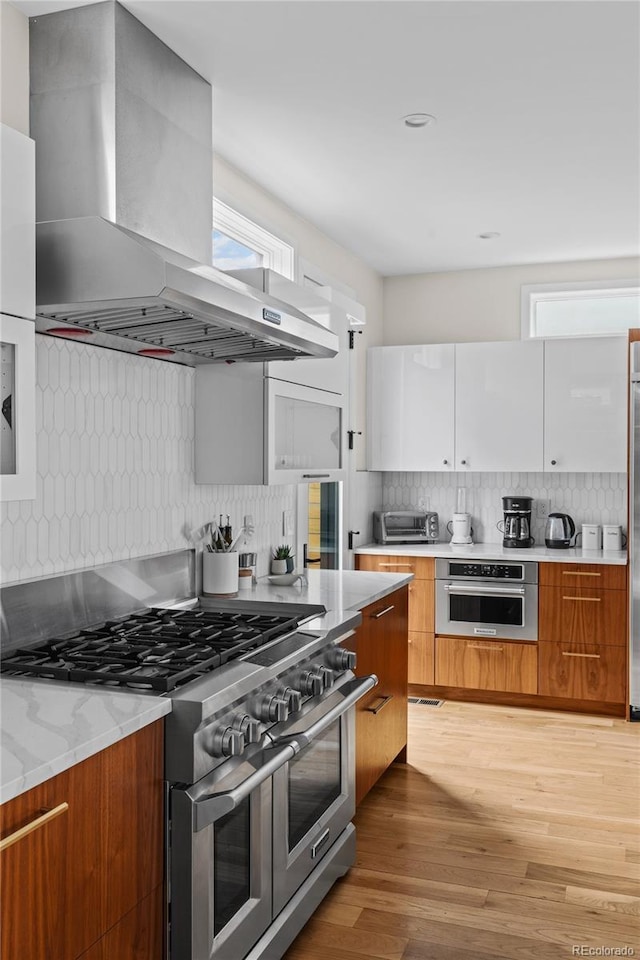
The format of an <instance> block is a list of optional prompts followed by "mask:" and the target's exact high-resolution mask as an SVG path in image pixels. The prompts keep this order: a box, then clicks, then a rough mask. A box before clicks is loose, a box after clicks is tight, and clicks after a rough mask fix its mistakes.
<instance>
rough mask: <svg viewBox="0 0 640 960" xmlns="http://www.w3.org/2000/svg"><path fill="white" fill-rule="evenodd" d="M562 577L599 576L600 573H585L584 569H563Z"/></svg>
mask: <svg viewBox="0 0 640 960" xmlns="http://www.w3.org/2000/svg"><path fill="white" fill-rule="evenodd" d="M562 576H563V577H601V576H602V574H601V573H596V572H594V573H587V571H585V570H563V571H562Z"/></svg>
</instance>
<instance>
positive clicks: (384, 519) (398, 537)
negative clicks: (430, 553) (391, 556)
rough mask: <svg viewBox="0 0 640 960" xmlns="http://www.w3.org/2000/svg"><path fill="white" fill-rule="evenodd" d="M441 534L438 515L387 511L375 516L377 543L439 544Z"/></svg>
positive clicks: (374, 526)
mask: <svg viewBox="0 0 640 960" xmlns="http://www.w3.org/2000/svg"><path fill="white" fill-rule="evenodd" d="M439 534H440V526H439V523H438V514H437V513H424V512H423V511H417V510H386V511H376V513H374V515H373V538H374V540H375V541H376V543H437V541H438V537H439Z"/></svg>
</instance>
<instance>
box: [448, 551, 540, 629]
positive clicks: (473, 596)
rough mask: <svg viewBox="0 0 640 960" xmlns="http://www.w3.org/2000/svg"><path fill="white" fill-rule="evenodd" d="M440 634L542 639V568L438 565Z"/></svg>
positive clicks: (451, 562)
mask: <svg viewBox="0 0 640 960" xmlns="http://www.w3.org/2000/svg"><path fill="white" fill-rule="evenodd" d="M436 633H439V634H444V635H446V636H454V637H487V638H489V639H491V638H495V639H496V640H502V639H505V640H537V639H538V564H537V563H535V562H532V561H526V562H523V563H517V562H507V563H500V562H496V561H491V562H488V563H481V562H478V561H471V562H470V561H467V560H462V559H460V560H458V559H452V560H448V559H437V560H436Z"/></svg>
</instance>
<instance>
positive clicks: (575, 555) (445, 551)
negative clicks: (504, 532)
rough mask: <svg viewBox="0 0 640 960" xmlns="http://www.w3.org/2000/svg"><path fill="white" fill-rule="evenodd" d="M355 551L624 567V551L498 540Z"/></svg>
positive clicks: (379, 546) (369, 545) (371, 546)
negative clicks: (526, 545)
mask: <svg viewBox="0 0 640 960" xmlns="http://www.w3.org/2000/svg"><path fill="white" fill-rule="evenodd" d="M355 552H356V553H364V554H386V555H387V556H392V557H402V556H404V557H451V558H453V557H455V558H458V559H464V560H467V559H469V560H535V561H538V562H544V563H605V564H614V565H617V566H624V565H625V564H626V563H627V551H626V550H607V551H604V550H583V549H582V548H581V547H569V548H568V549H566V550H549V548H548V547H544V546H540V547H530V548H529V549H526V550H517V549H510V548H509V547H503V546H502V544H501V543H472V544H469V546H465V545H464V544H460V543H456V544H451V543H424V544H423V543H418V544H415V543H398V544H393V545H391V544H384V545H383V544H380V543H367V544H365V545H363V546H358V547H356V550H355Z"/></svg>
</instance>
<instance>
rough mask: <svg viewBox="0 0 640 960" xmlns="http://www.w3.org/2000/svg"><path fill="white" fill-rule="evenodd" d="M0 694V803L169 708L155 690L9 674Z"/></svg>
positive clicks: (89, 754) (162, 714) (1, 684)
mask: <svg viewBox="0 0 640 960" xmlns="http://www.w3.org/2000/svg"><path fill="white" fill-rule="evenodd" d="M0 697H1V703H0V719H1V725H2V730H1V734H0V776H1V784H0V802H1V803H4V802H5V801H7V800H11V799H12V798H13V797H17V796H19V794H21V793H25V791H27V790H30V789H31V787H36V786H37V785H38V784H39V783H44V781H45V780H49V779H50V777H53V776H55V775H56V774H58V773H61V772H62V771H63V770H67V769H68V768H69V767H72V766H73V765H74V764H76V763H80V761H81V760H86V758H87V757H90V756H92V755H93V754H94V753H98V752H99V751H100V750H104V749H105V748H106V747H109V746H111V744H112V743H116V742H117V741H118V740H122V739H123V738H124V737H127V736H129V734H131V733H135V732H136V731H137V730H141V729H142V727H146V726H147V724H149V723H153V722H154V721H155V720H159V719H160V718H161V717H164V716H165V715H166V714H167V713H169V712H170V711H171V701H170V700H166V699H164V698H163V697H160V696H157V695H153V694H139V693H131V692H128V691H125V690H113V689H110V690H106V689H97V688H95V687H92V688H88V687H85V686H82V685H81V684H77V683H74V684H72V683H58V682H56V681H48V682H46V683H45V682H43V681H38V680H25V679H22V678H17V677H16V678H13V677H8V676H3V677H2V681H1V682H0Z"/></svg>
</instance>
